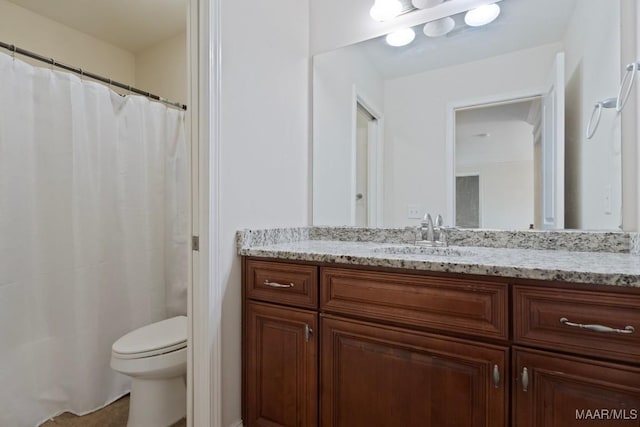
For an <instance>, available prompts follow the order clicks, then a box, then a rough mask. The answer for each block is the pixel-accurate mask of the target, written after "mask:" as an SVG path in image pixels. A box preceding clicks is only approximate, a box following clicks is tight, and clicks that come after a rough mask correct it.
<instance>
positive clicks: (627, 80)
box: [616, 62, 640, 113]
mask: <svg viewBox="0 0 640 427" xmlns="http://www.w3.org/2000/svg"><path fill="white" fill-rule="evenodd" d="M639 66H640V64H638V63H637V62H632V63H631V64H627V70H626V72H625V73H624V77H623V78H622V82H621V83H620V89H619V90H618V101H617V102H616V111H617V112H618V113H619V112H621V111H622V110H623V109H624V106H625V104H626V103H627V101H628V100H629V95H631V89H632V88H633V83H634V81H635V80H636V73H637V71H638V69H639Z"/></svg>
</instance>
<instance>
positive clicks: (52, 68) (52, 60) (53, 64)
mask: <svg viewBox="0 0 640 427" xmlns="http://www.w3.org/2000/svg"><path fill="white" fill-rule="evenodd" d="M55 66H56V60H55V59H53V58H51V71H54V67H55Z"/></svg>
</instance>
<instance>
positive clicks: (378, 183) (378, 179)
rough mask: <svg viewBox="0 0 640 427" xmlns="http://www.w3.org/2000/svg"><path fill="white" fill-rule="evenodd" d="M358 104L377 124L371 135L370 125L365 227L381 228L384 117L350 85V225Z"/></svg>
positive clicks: (353, 205) (353, 220) (353, 217)
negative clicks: (366, 223)
mask: <svg viewBox="0 0 640 427" xmlns="http://www.w3.org/2000/svg"><path fill="white" fill-rule="evenodd" d="M358 104H360V105H361V106H362V108H364V109H365V110H366V111H367V112H368V113H369V114H370V115H371V117H373V118H374V119H375V121H376V123H377V124H376V132H374V133H372V132H371V124H370V125H369V136H368V146H367V151H368V159H367V187H368V192H367V197H368V199H367V222H368V225H367V227H381V226H382V190H383V187H382V185H383V182H384V181H383V154H384V115H383V114H382V112H381V111H382V110H381V109H380V108H378V106H377V105H375V103H372V102H371V99H370V98H369V97H368V96H367V95H366V94H364V91H363V90H362V88H360V87H359V86H357V85H355V84H354V85H353V86H352V91H351V147H350V148H351V149H350V155H351V182H350V183H349V185H350V188H351V191H350V194H351V196H350V197H351V201H350V203H349V210H350V213H349V215H350V220H351V225H355V223H356V203H355V200H356V193H357V189H356V181H357V179H356V176H357V170H356V166H357V156H356V152H357V146H358V135H357V127H358Z"/></svg>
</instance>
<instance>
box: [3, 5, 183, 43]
mask: <svg viewBox="0 0 640 427" xmlns="http://www.w3.org/2000/svg"><path fill="white" fill-rule="evenodd" d="M9 1H10V2H12V3H14V4H16V5H18V6H21V7H24V8H25V9H29V10H31V11H32V12H35V13H37V14H39V15H43V16H46V17H47V18H49V19H52V20H54V21H57V22H60V23H62V24H64V25H67V26H69V27H71V28H74V29H76V30H78V31H81V32H83V33H86V34H89V35H91V36H93V37H96V38H98V39H101V40H104V41H106V42H108V43H111V44H113V45H115V46H118V47H120V48H122V49H125V50H128V51H130V52H133V53H136V52H138V51H140V50H144V49H146V48H148V47H151V46H153V45H155V44H157V43H158V42H161V41H163V40H166V39H169V38H171V37H173V36H176V35H178V34H180V33H181V32H183V31H185V28H186V24H187V0H102V1H98V0H55V1H53V0H9Z"/></svg>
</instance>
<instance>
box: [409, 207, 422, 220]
mask: <svg viewBox="0 0 640 427" xmlns="http://www.w3.org/2000/svg"><path fill="white" fill-rule="evenodd" d="M407 218H409V219H422V209H420V205H408V206H407Z"/></svg>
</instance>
